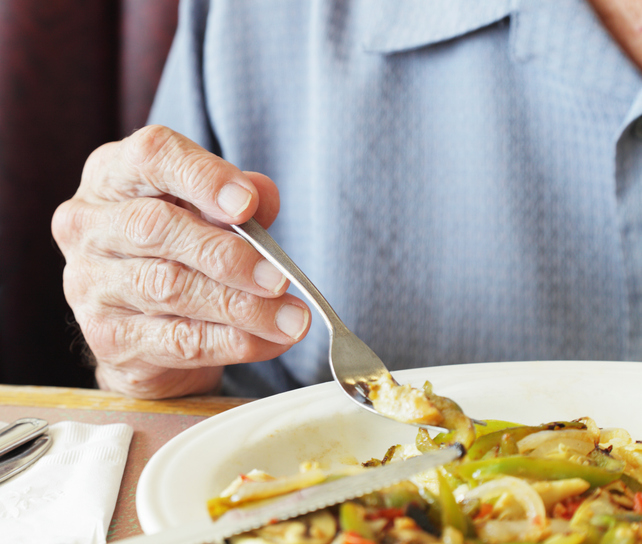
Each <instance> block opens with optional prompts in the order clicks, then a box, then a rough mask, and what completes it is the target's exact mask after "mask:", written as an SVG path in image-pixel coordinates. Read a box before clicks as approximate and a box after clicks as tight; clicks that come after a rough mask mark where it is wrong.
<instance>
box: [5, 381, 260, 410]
mask: <svg viewBox="0 0 642 544" xmlns="http://www.w3.org/2000/svg"><path fill="white" fill-rule="evenodd" d="M251 400H252V399H241V398H232V397H230V398H228V397H217V396H198V397H183V398H177V399H166V400H141V399H134V398H130V397H124V396H122V395H119V394H118V393H112V392H109V391H101V390H98V389H78V388H66V387H46V386H33V385H0V405H13V406H41V407H45V408H66V409H76V410H78V409H80V410H103V411H116V412H150V413H161V414H182V415H192V416H213V415H216V414H219V413H221V412H224V411H226V410H229V409H230V408H234V407H236V406H241V405H243V404H247V403H248V402H250V401H251Z"/></svg>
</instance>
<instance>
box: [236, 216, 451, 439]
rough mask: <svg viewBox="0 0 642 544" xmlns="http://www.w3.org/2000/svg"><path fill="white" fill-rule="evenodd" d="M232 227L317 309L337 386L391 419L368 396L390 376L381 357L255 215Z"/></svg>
mask: <svg viewBox="0 0 642 544" xmlns="http://www.w3.org/2000/svg"><path fill="white" fill-rule="evenodd" d="M232 227H233V228H234V230H235V231H236V232H238V233H239V234H240V235H241V236H242V237H243V238H245V239H246V240H247V241H248V242H250V244H252V245H253V246H254V247H255V248H256V249H257V250H258V251H259V253H261V254H262V255H263V256H264V257H265V258H266V259H267V260H268V261H270V262H271V263H272V264H273V265H274V266H276V267H277V268H278V269H279V270H280V271H281V272H282V273H283V274H285V276H286V277H287V278H288V279H289V280H290V281H291V282H292V283H293V284H294V285H296V286H297V287H298V288H299V289H300V290H301V292H302V293H303V294H304V295H305V297H306V298H307V299H308V300H309V301H310V302H311V303H312V305H313V306H314V307H315V308H316V309H317V310H318V311H319V313H320V314H321V317H322V318H323V320H324V322H325V324H326V325H327V327H328V331H329V332H330V368H331V370H332V375H333V376H334V379H335V381H336V382H337V383H338V384H339V385H340V386H341V389H343V391H344V392H345V393H346V394H347V395H348V397H350V398H351V399H352V400H353V401H354V402H356V403H357V404H358V405H359V406H361V407H362V408H365V409H366V410H369V411H371V412H374V413H375V414H378V415H381V416H384V417H389V418H390V419H394V418H391V417H390V416H388V415H387V414H383V413H381V412H378V411H377V410H375V408H374V406H373V404H372V401H371V400H370V398H369V397H368V392H369V390H370V384H372V383H373V382H375V381H378V380H379V379H381V378H385V377H390V378H391V379H393V380H394V378H392V377H391V376H390V372H389V371H388V369H387V368H386V365H385V364H384V363H383V362H382V361H381V359H379V357H377V355H376V354H375V353H374V352H373V351H372V350H371V349H370V348H369V347H368V346H367V345H366V344H365V343H364V342H363V341H361V340H360V339H359V338H358V337H357V336H356V335H355V334H354V333H353V332H351V331H350V330H349V329H348V327H346V325H345V324H344V323H343V321H341V319H340V318H339V316H338V315H337V313H336V312H335V311H334V310H333V309H332V307H331V306H330V304H329V303H328V301H327V300H326V299H325V298H324V296H323V295H322V294H321V292H320V291H319V290H318V289H317V288H316V287H315V286H314V284H313V283H312V282H311V281H310V280H309V279H308V277H307V276H306V275H305V274H304V273H303V272H302V271H301V269H300V268H299V267H298V266H297V265H296V264H295V263H294V261H292V259H290V257H289V256H288V255H287V254H286V253H285V251H283V249H282V248H281V246H279V245H278V244H277V243H276V241H275V240H274V238H272V236H270V234H269V233H268V232H267V231H266V230H265V229H264V228H263V227H262V226H261V225H259V223H258V222H257V221H256V220H255V219H253V218H252V219H250V220H249V221H247V222H245V223H242V224H241V225H232ZM395 383H396V381H395ZM418 426H420V427H423V428H426V429H429V430H434V431H439V432H441V431H445V430H446V429H444V428H443V427H436V426H432V425H423V424H421V425H418Z"/></svg>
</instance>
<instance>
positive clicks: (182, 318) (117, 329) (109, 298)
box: [52, 126, 310, 398]
mask: <svg viewBox="0 0 642 544" xmlns="http://www.w3.org/2000/svg"><path fill="white" fill-rule="evenodd" d="M278 209H279V197H278V191H277V189H276V187H275V185H274V183H273V182H272V181H271V180H270V179H269V178H267V177H266V176H263V175H261V174H257V173H253V172H241V171H240V170H239V169H237V168H236V167H234V166H233V165H231V164H229V163H227V162H226V161H224V160H223V159H221V158H219V157H217V156H216V155H213V154H212V153H209V152H207V151H206V150H204V149H202V148H201V147H199V146H198V145H196V144H195V143H194V142H192V141H190V140H188V139H187V138H185V137H183V136H181V135H179V134H177V133H175V132H173V131H171V130H170V129H168V128H165V127H158V126H152V127H145V128H144V129H141V130H140V131H138V132H136V133H134V134H133V135H132V136H130V137H128V138H126V139H124V140H122V141H120V142H114V143H109V144H106V145H104V146H102V147H100V148H98V149H97V150H96V151H94V153H93V154H92V155H91V156H90V157H89V158H88V160H87V162H86V164H85V168H84V171H83V175H82V179H81V183H80V186H79V188H78V191H77V193H76V194H75V195H74V196H73V198H71V199H70V200H69V201H67V202H64V203H63V204H61V205H60V206H59V208H58V209H57V210H56V212H55V214H54V217H53V221H52V232H53V235H54V238H55V240H56V242H57V243H58V245H59V247H60V249H61V250H62V252H63V254H64V256H65V259H66V266H65V270H64V275H63V280H64V290H65V296H66V298H67V300H68V302H69V304H70V306H71V308H72V309H73V311H74V315H75V318H76V321H77V322H78V324H79V325H80V328H81V330H82V332H83V334H84V337H85V340H86V342H87V344H88V346H89V348H90V349H91V351H92V353H93V355H94V357H95V359H96V363H97V367H96V378H97V381H98V383H99V385H100V387H101V388H103V389H107V390H113V391H118V392H120V393H123V394H126V395H130V396H134V397H139V398H167V397H174V396H182V395H188V394H202V393H207V392H210V391H213V390H215V388H216V387H217V384H218V383H219V382H220V377H221V374H222V368H223V366H224V365H228V364H234V363H243V362H252V361H261V360H266V359H270V358H272V357H276V356H278V355H280V354H281V353H283V352H284V351H286V350H287V349H288V348H289V347H290V346H291V345H292V344H294V343H295V342H297V341H299V340H300V339H301V338H303V337H304V336H305V334H306V333H307V330H308V328H309V322H310V312H309V309H308V307H307V306H306V305H305V304H304V303H303V302H302V301H301V300H299V299H298V298H296V297H294V296H293V295H290V294H288V293H286V292H285V291H286V289H287V287H288V282H287V281H286V279H285V278H284V277H283V275H282V274H281V273H280V272H278V271H277V269H276V268H274V267H273V266H272V265H271V264H270V263H268V262H267V261H266V260H265V259H264V258H263V257H261V255H260V254H259V253H258V252H256V250H254V249H253V248H252V247H251V246H250V245H249V244H248V243H247V242H246V241H244V240H243V239H242V238H241V237H240V236H238V235H236V234H234V233H233V232H231V231H230V230H229V227H227V225H229V224H235V223H242V222H244V221H247V220H248V219H249V218H250V217H252V216H254V217H255V218H256V219H257V220H258V221H259V222H260V223H261V224H262V225H263V226H264V227H266V228H267V227H268V226H269V225H270V224H271V223H272V222H273V220H274V219H275V217H276V215H277V213H278Z"/></svg>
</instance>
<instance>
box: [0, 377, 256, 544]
mask: <svg viewBox="0 0 642 544" xmlns="http://www.w3.org/2000/svg"><path fill="white" fill-rule="evenodd" d="M249 400H250V399H235V398H224V397H187V398H182V399H169V400H138V399H131V398H127V397H123V396H121V395H118V394H116V393H110V392H106V391H99V390H94V389H71V388H58V387H34V386H11V385H0V421H4V422H10V421H13V420H15V419H18V418H21V417H40V418H42V419H45V420H47V421H48V422H49V423H56V422H58V421H80V422H83V423H94V424H107V423H127V424H129V425H131V426H132V428H133V429H134V436H133V438H132V442H131V446H130V449H129V456H128V458H127V464H126V465H125V472H124V474H123V480H122V483H121V486H120V492H119V495H118V500H117V502H116V509H115V510H114V516H113V518H112V521H111V525H110V527H109V532H108V535H107V542H114V541H117V540H120V539H122V538H125V537H128V536H134V535H139V534H142V530H141V528H140V524H139V523H138V517H137V515H136V504H135V499H136V486H137V484H138V478H139V477H140V474H141V472H142V470H143V467H144V466H145V464H146V463H147V461H148V460H149V459H150V457H151V456H152V455H153V454H154V453H155V452H156V451H158V450H159V449H160V448H161V446H163V445H164V444H165V443H167V442H168V441H169V440H170V439H171V438H173V437H174V436H176V435H177V434H179V433H181V432H182V431H184V430H185V429H188V428H189V427H191V426H192V425H195V424H196V423H198V422H200V421H203V420H204V419H206V418H208V417H210V416H213V415H216V414H220V413H221V412H224V411H225V410H229V409H230V408H234V407H235V406H240V405H242V404H245V403H247V402H249Z"/></svg>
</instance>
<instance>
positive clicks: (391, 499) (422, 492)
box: [208, 418, 642, 544]
mask: <svg viewBox="0 0 642 544" xmlns="http://www.w3.org/2000/svg"><path fill="white" fill-rule="evenodd" d="M486 423H487V425H486V426H485V427H477V428H476V432H477V436H476V438H475V440H474V442H472V443H471V444H470V447H469V449H468V451H467V453H466V455H465V457H464V458H462V459H461V460H458V461H455V462H452V463H450V464H448V465H446V466H443V467H440V468H439V469H435V470H430V471H427V472H425V473H421V474H417V475H416V476H415V477H413V478H412V479H411V480H410V481H406V482H403V483H401V484H398V485H395V486H392V487H390V488H386V489H383V490H381V491H378V492H375V493H371V494H369V495H366V496H363V497H360V498H359V499H355V500H350V501H348V502H344V503H343V504H339V505H336V506H333V507H329V508H326V509H323V510H319V511H317V512H313V513H311V514H307V515H305V516H301V517H299V518H295V519H291V520H288V521H283V522H278V523H274V524H270V525H268V526H266V527H263V528H261V529H258V530H255V531H251V532H248V533H245V534H242V535H237V536H235V537H232V538H231V539H230V540H231V542H232V544H265V543H270V544H295V543H308V544H371V543H382V544H383V543H385V544H394V543H404V544H414V543H417V544H423V543H426V544H429V543H435V542H444V543H446V544H463V543H466V542H470V543H473V542H474V543H482V544H505V543H512V542H545V543H546V544H583V543H586V544H619V543H622V544H635V543H638V542H640V543H642V443H640V442H636V441H635V440H633V439H632V438H631V437H630V435H629V433H628V432H627V431H626V430H624V429H601V428H599V427H598V425H597V424H596V422H595V421H593V420H592V419H590V418H581V419H578V420H575V421H568V422H552V423H547V424H543V425H537V426H524V425H516V424H512V423H506V422H498V421H488V422H486ZM451 439H452V436H451V437H449V436H448V434H446V433H445V434H444V435H437V436H434V437H433V436H430V435H429V434H428V433H427V432H426V431H425V430H423V429H421V430H420V431H419V433H418V435H417V439H416V442H415V443H414V444H409V445H394V446H392V447H391V448H390V449H389V450H388V451H387V452H385V455H383V457H382V458H380V459H371V460H368V461H366V462H365V463H363V466H362V467H358V468H352V469H349V471H350V470H361V471H363V470H369V468H368V467H371V466H377V465H380V464H386V463H394V462H395V461H397V460H401V459H405V458H408V457H412V456H416V455H421V454H422V453H425V452H428V451H431V450H434V449H438V448H440V447H442V444H444V443H448V442H450V441H451ZM327 478H328V475H327V474H326V473H324V471H322V470H321V469H320V468H319V467H317V466H314V465H306V466H304V467H303V468H302V470H301V471H300V473H299V474H297V475H295V476H291V477H286V478H272V477H270V476H269V475H267V474H265V473H263V472H260V471H253V472H251V473H249V474H246V475H244V476H242V477H239V478H237V480H236V481H235V482H234V483H233V484H232V485H231V486H230V487H229V488H228V489H227V490H225V491H224V492H223V493H221V495H220V496H218V497H215V498H213V499H212V500H210V501H209V504H208V506H209V508H210V513H211V514H212V517H213V518H214V519H216V518H217V517H218V516H220V515H221V514H223V513H224V512H225V511H226V510H227V509H229V508H235V507H237V506H247V505H251V504H252V502H253V501H256V500H262V501H264V500H265V499H266V498H269V497H274V496H278V495H280V494H283V493H287V492H290V491H292V490H294V489H300V488H301V487H306V486H308V485H314V484H315V483H319V482H320V481H324V480H325V479H327Z"/></svg>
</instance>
